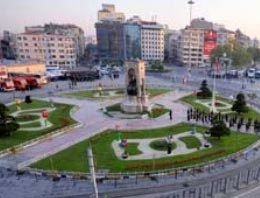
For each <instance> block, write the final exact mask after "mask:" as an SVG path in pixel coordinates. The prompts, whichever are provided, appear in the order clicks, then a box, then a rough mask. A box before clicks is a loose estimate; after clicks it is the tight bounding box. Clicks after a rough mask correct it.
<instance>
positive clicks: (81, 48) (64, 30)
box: [25, 23, 86, 60]
mask: <svg viewBox="0 0 260 198" xmlns="http://www.w3.org/2000/svg"><path fill="white" fill-rule="evenodd" d="M36 32H40V33H46V34H54V35H64V36H68V37H72V38H73V41H74V43H75V48H76V54H77V60H79V59H80V58H81V57H83V56H84V53H85V46H86V45H85V35H84V31H83V30H82V28H80V27H78V26H76V25H74V24H55V23H49V24H45V25H44V26H29V27H25V33H36Z"/></svg>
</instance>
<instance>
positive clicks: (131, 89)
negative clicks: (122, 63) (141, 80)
mask: <svg viewBox="0 0 260 198" xmlns="http://www.w3.org/2000/svg"><path fill="white" fill-rule="evenodd" d="M128 79H129V82H128V85H127V94H128V95H129V96H137V85H136V77H135V71H134V69H133V68H131V69H129V70H128Z"/></svg>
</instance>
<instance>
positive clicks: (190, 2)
mask: <svg viewBox="0 0 260 198" xmlns="http://www.w3.org/2000/svg"><path fill="white" fill-rule="evenodd" d="M188 4H189V5H190V27H189V63H188V67H189V69H188V70H189V71H191V20H192V6H193V4H195V2H194V1H193V0H190V1H188Z"/></svg>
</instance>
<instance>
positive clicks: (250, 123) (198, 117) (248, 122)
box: [187, 108, 260, 132]
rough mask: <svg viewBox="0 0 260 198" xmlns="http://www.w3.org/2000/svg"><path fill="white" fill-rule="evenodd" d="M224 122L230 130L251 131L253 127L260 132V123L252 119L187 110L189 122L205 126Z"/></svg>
mask: <svg viewBox="0 0 260 198" xmlns="http://www.w3.org/2000/svg"><path fill="white" fill-rule="evenodd" d="M216 119H217V120H223V121H224V122H225V123H226V125H228V126H229V127H230V128H232V127H236V128H237V130H240V129H241V127H242V126H245V129H246V131H249V130H250V128H251V127H253V129H254V131H255V132H260V121H259V120H253V119H251V118H249V119H245V118H244V117H242V116H238V115H237V114H235V115H234V114H227V113H221V112H218V113H213V112H210V113H206V112H204V111H199V110H198V109H195V110H194V109H192V108H190V109H188V110H187V120H188V121H196V122H202V123H203V124H212V122H213V120H216Z"/></svg>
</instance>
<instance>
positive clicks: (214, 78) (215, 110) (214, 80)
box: [211, 59, 218, 113]
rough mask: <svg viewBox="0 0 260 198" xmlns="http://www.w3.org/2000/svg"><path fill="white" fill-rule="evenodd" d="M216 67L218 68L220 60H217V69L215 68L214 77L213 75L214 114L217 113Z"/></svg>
mask: <svg viewBox="0 0 260 198" xmlns="http://www.w3.org/2000/svg"><path fill="white" fill-rule="evenodd" d="M216 67H218V60H217V59H216V63H215V67H214V75H213V91H212V101H211V111H212V112H213V113H217V109H216V93H215V91H216V73H217V72H216V71H217V69H216Z"/></svg>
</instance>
